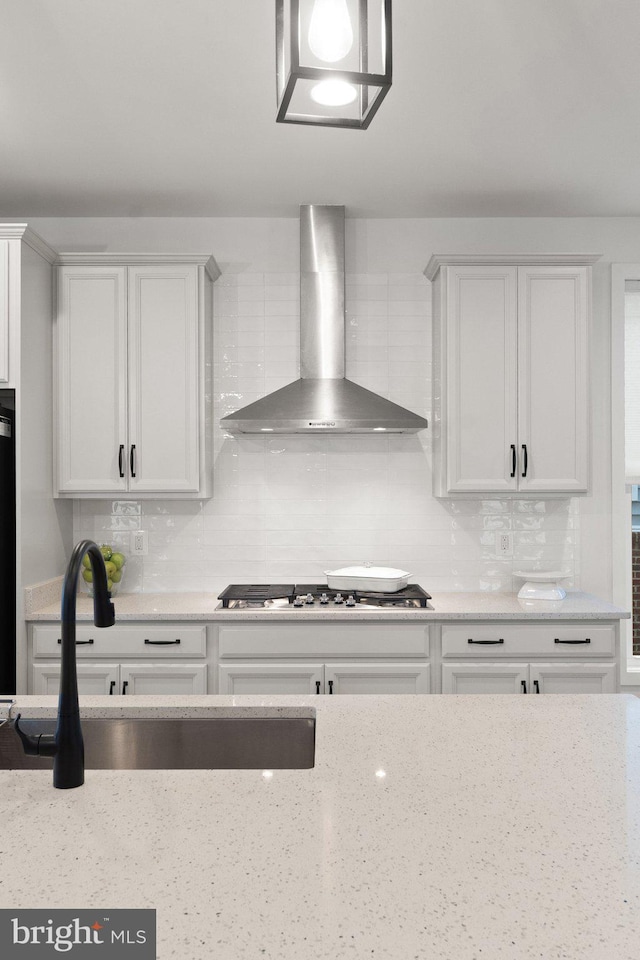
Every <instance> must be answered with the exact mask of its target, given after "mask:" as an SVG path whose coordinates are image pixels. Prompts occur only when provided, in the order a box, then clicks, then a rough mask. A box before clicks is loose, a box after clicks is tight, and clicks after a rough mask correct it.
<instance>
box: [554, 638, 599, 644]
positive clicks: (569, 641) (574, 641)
mask: <svg viewBox="0 0 640 960" xmlns="http://www.w3.org/2000/svg"><path fill="white" fill-rule="evenodd" d="M553 642H554V643H591V640H590V639H589V637H587V638H586V639H585V640H558V638H557V637H556V639H555V640H554V641H553Z"/></svg>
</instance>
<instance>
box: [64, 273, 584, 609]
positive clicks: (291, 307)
mask: <svg viewBox="0 0 640 960" xmlns="http://www.w3.org/2000/svg"><path fill="white" fill-rule="evenodd" d="M214 313H215V328H214V343H213V354H214V355H213V374H214V381H213V391H214V393H213V396H214V404H215V421H214V441H215V443H214V451H215V463H214V497H213V499H212V500H208V501H202V502H201V501H195V502H194V501H179V500H178V501H177V500H171V501H142V502H138V501H134V500H84V501H75V503H74V532H75V534H76V535H77V538H80V537H83V536H91V537H93V538H94V539H97V540H98V542H102V541H109V542H117V543H121V545H122V548H123V550H124V552H125V553H126V554H127V556H128V557H129V559H128V563H127V567H126V589H127V590H128V591H138V590H145V591H169V590H187V591H188V590H205V591H210V592H212V593H215V594H217V593H219V592H220V591H221V590H222V589H223V588H224V587H225V586H226V585H227V584H228V583H250V582H261V581H262V582H292V581H295V580H297V581H298V582H310V583H311V582H322V580H323V578H324V574H323V571H324V570H327V569H334V568H336V567H339V566H345V565H347V564H351V563H354V562H356V563H357V562H362V561H364V560H370V561H372V562H374V563H380V564H386V565H390V566H396V567H400V568H402V569H405V570H408V571H410V572H411V574H412V577H413V579H414V580H415V581H418V582H421V583H422V584H423V586H425V587H426V589H427V590H428V591H429V592H431V593H437V592H438V591H440V592H441V591H445V590H446V591H449V590H460V591H469V590H486V591H512V590H518V589H519V587H520V585H521V583H522V581H521V580H520V579H519V578H517V577H514V576H513V570H518V569H520V568H521V567H525V568H526V567H527V566H529V567H537V568H544V567H549V568H551V567H554V568H560V569H562V570H566V571H567V572H568V573H569V574H570V578H569V579H568V580H567V581H566V582H567V584H568V585H570V586H574V585H576V584H577V585H579V573H580V571H579V563H578V542H579V536H580V506H579V502H578V500H577V499H574V500H571V499H566V500H533V499H531V500H525V499H522V500H506V499H502V500H501V499H476V500H459V501H454V500H436V499H434V497H433V496H432V495H431V443H432V428H430V429H429V430H428V431H427V432H424V433H422V434H418V435H415V436H414V435H389V436H367V435H353V436H334V437H331V436H318V435H316V436H311V437H306V436H296V437H291V436H272V437H260V436H243V437H233V436H231V435H228V434H226V432H225V431H224V430H222V429H221V428H220V426H219V422H218V421H219V418H220V417H222V416H224V415H225V414H227V413H231V412H232V411H234V410H236V409H238V407H242V406H244V405H246V404H248V403H251V402H253V401H254V400H257V399H258V398H259V397H262V396H264V395H265V394H267V393H269V392H272V391H273V390H276V389H279V388H280V387H281V386H284V385H285V384H287V383H290V382H291V381H293V380H295V379H296V378H297V377H298V376H299V278H298V275H297V274H295V273H283V272H273V273H266V274H263V273H260V272H250V271H248V270H246V265H244V264H233V265H231V266H230V267H228V268H227V269H226V270H225V273H224V274H223V276H222V277H221V278H220V280H219V282H218V283H217V284H216V285H215V287H214ZM430 318H431V303H430V285H429V283H428V282H427V281H426V280H425V278H424V276H423V275H422V274H400V273H393V274H382V273H380V274H363V273H359V274H348V275H347V277H346V331H345V336H346V363H347V375H348V376H349V377H351V378H352V379H354V380H355V381H356V382H358V383H361V384H362V385H363V386H365V387H367V388H368V389H371V390H374V391H376V392H379V393H381V394H382V395H384V396H388V397H389V398H390V399H391V400H394V401H395V402H396V403H400V404H402V405H404V406H407V407H409V409H411V410H414V411H415V412H417V413H420V414H422V415H426V416H427V417H429V416H430V408H431V390H432V384H431V377H432V370H431V321H430ZM132 529H146V530H147V531H148V533H149V555H148V556H145V557H131V556H129V553H130V551H129V549H128V545H129V543H128V541H129V535H130V531H131V530H132ZM500 530H510V531H513V533H514V539H513V547H514V549H513V557H509V558H504V557H502V556H500V555H498V553H497V550H496V542H495V535H496V531H500Z"/></svg>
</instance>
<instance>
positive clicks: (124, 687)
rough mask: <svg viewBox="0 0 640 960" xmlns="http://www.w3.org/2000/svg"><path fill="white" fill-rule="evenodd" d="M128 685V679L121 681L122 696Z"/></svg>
mask: <svg viewBox="0 0 640 960" xmlns="http://www.w3.org/2000/svg"><path fill="white" fill-rule="evenodd" d="M128 686H129V681H128V680H123V681H122V696H123V697H124V696H125V694H126V692H127V687H128Z"/></svg>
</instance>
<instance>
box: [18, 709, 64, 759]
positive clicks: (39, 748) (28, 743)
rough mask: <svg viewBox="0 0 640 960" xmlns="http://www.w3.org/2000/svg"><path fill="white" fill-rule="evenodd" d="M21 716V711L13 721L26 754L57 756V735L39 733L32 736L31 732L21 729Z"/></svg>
mask: <svg viewBox="0 0 640 960" xmlns="http://www.w3.org/2000/svg"><path fill="white" fill-rule="evenodd" d="M21 716H22V714H21V713H19V714H18V716H17V717H16V718H15V720H13V721H11V722H12V724H13V729H14V730H15V731H16V733H17V734H18V736H19V737H20V739H21V741H22V749H23V750H24V752H25V754H26V755H27V756H28V757H55V755H56V752H57V746H56V738H55V735H54V734H53V733H38V734H36V736H31V734H29V733H25V732H24V730H21V729H20V724H19V723H18V721H19V720H20V717H21Z"/></svg>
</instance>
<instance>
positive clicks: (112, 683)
mask: <svg viewBox="0 0 640 960" xmlns="http://www.w3.org/2000/svg"><path fill="white" fill-rule="evenodd" d="M115 688H116V682H115V680H112V681H111V683H110V684H109V696H110V697H112V696H113V691H114V690H115Z"/></svg>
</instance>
